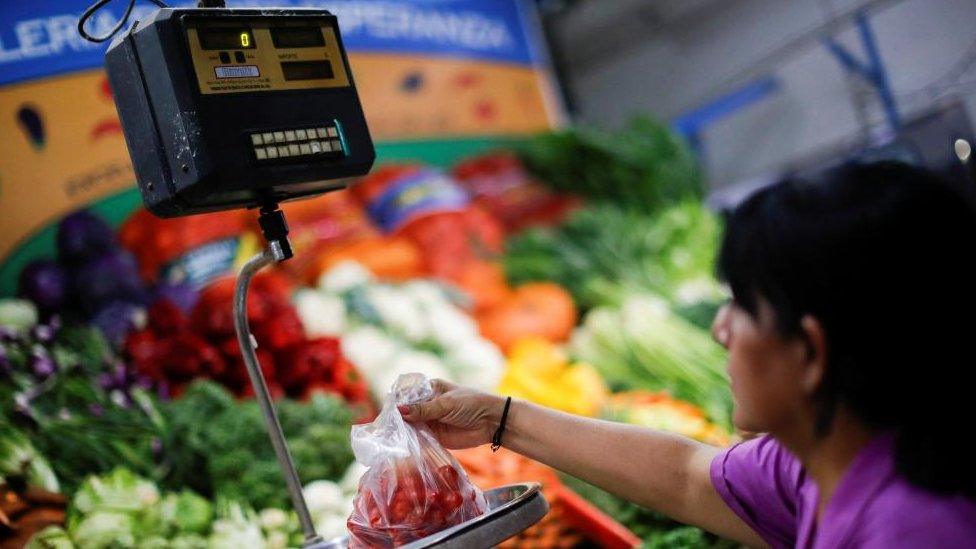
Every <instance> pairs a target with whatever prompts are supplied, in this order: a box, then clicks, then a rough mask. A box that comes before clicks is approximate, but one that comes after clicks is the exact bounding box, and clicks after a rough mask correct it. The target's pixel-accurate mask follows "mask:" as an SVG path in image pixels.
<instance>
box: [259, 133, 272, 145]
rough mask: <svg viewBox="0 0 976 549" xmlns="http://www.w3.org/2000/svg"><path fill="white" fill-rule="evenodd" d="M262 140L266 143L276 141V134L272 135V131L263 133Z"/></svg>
mask: <svg viewBox="0 0 976 549" xmlns="http://www.w3.org/2000/svg"><path fill="white" fill-rule="evenodd" d="M261 141H263V142H264V144H265V145H267V144H269V143H274V135H272V133H271V132H264V133H262V134H261Z"/></svg>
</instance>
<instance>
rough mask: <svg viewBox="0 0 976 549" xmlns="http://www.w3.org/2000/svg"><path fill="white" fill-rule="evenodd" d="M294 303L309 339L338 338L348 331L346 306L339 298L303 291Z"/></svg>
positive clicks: (295, 298) (295, 297)
mask: <svg viewBox="0 0 976 549" xmlns="http://www.w3.org/2000/svg"><path fill="white" fill-rule="evenodd" d="M292 301H293V302H294V303H295V308H296V309H297V310H298V316H300V317H301V319H302V324H303V325H304V326H305V335H306V336H308V337H320V336H338V335H341V334H342V332H343V331H345V329H346V305H345V303H343V301H342V299H341V298H339V297H338V296H335V295H331V294H327V293H325V292H319V291H316V290H309V289H303V290H298V291H297V292H295V295H294V297H293V298H292Z"/></svg>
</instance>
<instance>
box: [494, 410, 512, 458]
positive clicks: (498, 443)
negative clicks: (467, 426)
mask: <svg viewBox="0 0 976 549" xmlns="http://www.w3.org/2000/svg"><path fill="white" fill-rule="evenodd" d="M511 405H512V397H508V398H506V399H505V409H504V410H502V420H501V421H500V422H499V423H498V430H496V431H495V434H494V435H493V436H492V437H491V451H492V452H497V451H498V449H499V448H501V447H502V434H503V433H504V432H505V422H506V421H507V420H508V408H509V407H510V406H511Z"/></svg>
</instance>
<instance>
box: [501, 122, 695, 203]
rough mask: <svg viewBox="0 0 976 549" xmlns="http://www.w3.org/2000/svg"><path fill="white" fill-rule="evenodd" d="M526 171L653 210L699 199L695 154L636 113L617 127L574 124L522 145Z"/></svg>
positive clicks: (559, 185)
mask: <svg viewBox="0 0 976 549" xmlns="http://www.w3.org/2000/svg"><path fill="white" fill-rule="evenodd" d="M520 152H521V155H522V158H523V160H525V163H526V164H527V165H528V167H529V169H530V171H531V172H532V173H533V174H535V175H536V176H537V177H538V178H539V179H540V180H541V181H542V182H543V183H545V184H547V185H549V186H550V187H552V188H553V189H555V190H557V191H560V192H566V193H571V194H575V195H578V196H583V197H585V198H588V199H593V200H596V201H608V202H612V203H614V204H616V205H618V206H620V207H622V208H626V209H629V210H635V211H640V212H644V213H649V214H653V213H655V212H657V211H658V210H660V209H661V208H663V207H665V206H667V205H669V204H672V203H674V202H678V201H682V200H686V199H692V200H701V198H702V197H703V195H704V184H703V181H702V177H701V171H700V170H699V168H698V163H697V159H696V158H695V156H694V155H693V154H692V153H691V151H690V150H689V149H688V147H687V146H686V145H685V143H684V142H683V141H682V140H681V138H680V137H678V136H677V135H676V134H675V133H673V132H672V131H671V130H670V129H668V127H667V126H665V125H663V124H661V123H659V122H656V121H654V120H651V119H650V118H646V117H637V118H634V119H632V120H631V121H630V122H629V123H628V124H626V125H625V126H624V127H623V128H621V129H620V130H618V131H607V130H603V129H597V128H590V127H580V126H577V127H573V128H569V129H566V130H561V131H555V132H551V133H545V134H541V135H539V136H538V137H537V138H535V139H534V140H532V141H530V142H528V143H527V144H526V145H525V146H523V147H521V150H520Z"/></svg>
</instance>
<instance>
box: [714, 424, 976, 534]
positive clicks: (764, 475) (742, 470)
mask: <svg viewBox="0 0 976 549" xmlns="http://www.w3.org/2000/svg"><path fill="white" fill-rule="evenodd" d="M711 476H712V485H714V486H715V489H716V490H717V491H718V493H719V495H720V496H721V497H722V499H723V500H724V501H725V503H726V504H728V506H729V507H731V508H732V510H733V511H735V514H737V515H738V516H739V517H741V518H742V520H744V521H745V522H746V524H748V525H749V526H750V527H752V528H753V529H754V530H755V531H756V532H758V533H759V535H760V536H762V538H763V539H764V540H766V542H768V543H769V544H770V545H771V546H773V547H802V548H819V547H831V548H833V547H871V548H890V547H937V548H948V547H976V501H973V500H970V499H966V498H963V497H961V496H957V497H946V496H940V495H937V494H934V493H931V492H928V491H926V490H923V489H922V488H919V487H917V486H915V485H913V484H911V483H909V482H908V481H907V480H905V479H904V478H902V477H901V476H900V475H898V473H897V471H896V470H895V465H894V438H893V437H892V436H890V435H882V436H879V437H877V438H876V439H875V440H873V441H872V442H871V443H870V444H868V446H867V447H865V448H864V449H863V450H861V452H860V453H859V454H858V455H857V457H856V458H854V461H853V462H851V466H850V468H849V469H848V470H847V472H846V473H844V476H843V478H842V479H841V481H840V484H838V486H837V489H836V491H835V492H834V495H833V497H832V498H831V499H830V501H829V502H827V506H826V508H825V509H824V513H823V517H822V519H821V520H820V523H819V525H818V524H817V499H818V493H817V486H816V484H815V483H814V482H813V480H812V479H811V478H810V477H809V476H807V474H806V471H804V469H803V466H802V465H801V464H800V462H799V460H797V459H796V457H795V456H793V454H791V453H790V452H789V451H787V450H786V449H785V448H783V447H782V446H781V445H780V444H779V442H777V441H776V440H774V439H772V438H770V437H768V436H764V437H760V438H757V439H753V440H750V441H747V442H743V443H740V444H737V445H735V446H733V447H732V448H729V449H728V450H726V451H725V452H722V453H721V454H719V455H718V456H716V458H715V460H714V461H712V469H711Z"/></svg>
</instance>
